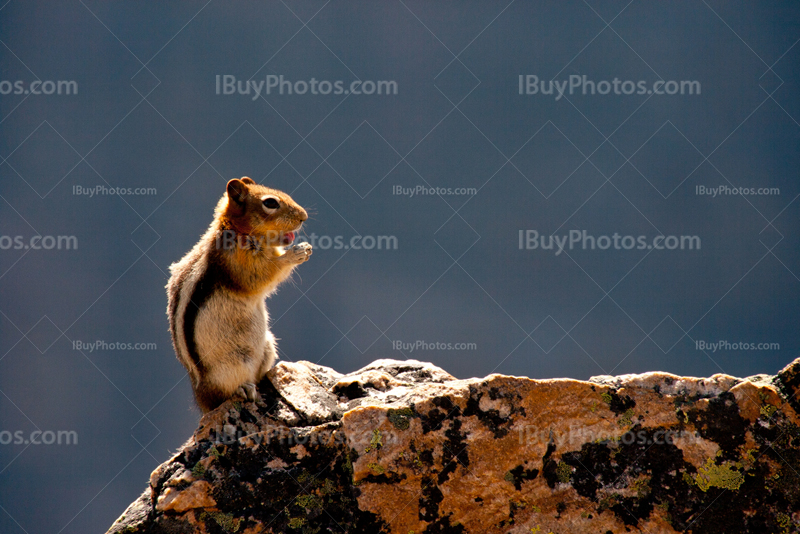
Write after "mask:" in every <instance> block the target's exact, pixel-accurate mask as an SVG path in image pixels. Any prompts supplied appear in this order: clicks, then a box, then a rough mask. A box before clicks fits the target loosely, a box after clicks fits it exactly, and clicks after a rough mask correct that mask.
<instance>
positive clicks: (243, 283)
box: [167, 177, 311, 413]
mask: <svg viewBox="0 0 800 534" xmlns="http://www.w3.org/2000/svg"><path fill="white" fill-rule="evenodd" d="M307 219H308V214H307V213H306V211H305V210H304V209H303V208H302V207H300V206H299V205H298V204H297V203H296V202H295V201H294V200H292V199H291V197H290V196H289V195H287V194H286V193H282V192H281V191H277V190H275V189H269V188H267V187H264V186H261V185H258V184H256V183H255V182H254V181H253V180H252V179H250V178H248V177H244V178H241V179H238V180H237V179H233V180H231V181H229V182H228V185H227V190H226V192H225V195H224V196H223V197H222V198H221V199H220V201H219V203H218V204H217V207H216V210H215V211H214V221H213V222H212V223H211V226H210V227H209V228H208V231H206V233H205V234H204V235H203V237H201V238H200V242H199V243H197V244H196V245H195V246H194V248H192V250H190V251H189V253H188V254H186V255H185V256H184V257H183V259H181V260H180V261H179V262H177V263H173V264H172V265H171V266H170V268H169V269H170V272H171V273H172V276H171V277H170V279H169V283H168V284H167V295H168V297H169V304H168V306H167V315H168V316H169V329H170V333H171V334H172V344H173V346H174V348H175V353H176V354H177V356H178V360H180V362H181V363H182V364H183V365H184V366H185V367H186V369H187V370H188V371H189V376H190V377H191V382H192V389H193V390H194V395H195V400H196V401H197V405H198V406H199V407H200V409H201V410H202V411H203V413H205V412H208V411H210V410H213V409H214V408H216V407H217V406H219V405H220V404H222V403H223V402H224V401H225V400H227V399H228V398H230V397H232V396H234V395H239V396H241V397H243V398H245V399H247V400H251V401H252V400H255V399H256V398H257V390H256V384H258V382H260V381H261V379H262V378H263V377H264V375H265V374H266V372H267V371H268V370H269V369H270V368H271V367H272V365H273V364H274V363H275V360H276V359H277V358H278V355H277V352H276V345H275V336H274V335H272V332H270V330H269V316H268V314H267V307H266V304H265V302H264V299H265V298H266V297H267V296H268V295H270V294H271V293H273V292H274V291H275V290H276V289H277V287H278V285H280V283H281V282H283V281H284V280H286V279H287V278H288V277H289V276H290V275H291V274H292V271H293V270H294V268H295V267H297V266H298V265H299V264H301V263H303V262H304V261H306V260H308V258H309V257H310V256H311V245H309V244H308V243H298V244H295V245H292V242H293V241H294V239H295V236H296V234H297V231H298V230H299V229H300V227H301V226H302V224H303V222H304V221H305V220H307Z"/></svg>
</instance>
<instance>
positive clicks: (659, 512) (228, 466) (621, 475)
mask: <svg viewBox="0 0 800 534" xmlns="http://www.w3.org/2000/svg"><path fill="white" fill-rule="evenodd" d="M268 378H269V380H264V382H263V383H262V384H260V386H259V388H260V393H261V400H260V401H258V402H256V403H245V402H242V401H237V400H231V401H228V402H226V403H225V404H224V405H222V406H221V407H219V408H218V409H216V410H215V411H213V412H211V413H209V414H206V415H205V416H204V417H203V418H202V420H201V421H200V425H199V428H198V429H197V431H196V432H195V433H194V435H193V436H192V438H191V439H190V440H189V441H188V442H187V443H186V444H185V445H184V446H183V447H182V448H181V449H180V450H179V451H178V452H177V453H176V454H175V455H174V456H173V457H172V458H171V459H170V460H168V461H167V462H165V463H164V464H162V465H161V466H159V467H158V468H157V469H156V470H155V471H153V474H152V475H151V476H150V486H149V487H148V488H147V490H146V491H145V492H144V493H143V494H142V495H141V497H139V499H138V500H136V501H135V502H134V503H133V504H131V506H130V507H129V508H128V509H127V510H126V511H125V513H124V514H123V515H122V517H120V519H119V520H117V522H116V523H114V525H113V526H112V527H111V529H110V530H109V532H110V533H123V532H124V533H165V534H166V533H170V534H177V533H210V534H214V533H223V532H230V533H241V534H255V533H261V532H264V533H266V532H274V533H295V532H296V533H309V534H310V533H323V532H351V533H367V534H369V533H378V532H392V533H400V534H411V533H415V534H421V533H433V532H438V533H444V532H448V533H523V532H524V533H528V534H529V533H541V534H547V533H550V532H552V533H559V534H566V533H588V532H597V533H601V534H607V533H609V532H612V533H621V532H640V531H641V532H648V533H657V532H697V533H714V532H724V533H728V534H729V533H733V532H737V533H738V532H758V533H766V532H774V533H780V532H783V533H789V532H798V531H800V426H798V425H800V418H799V417H798V414H799V413H800V359H798V360H795V361H794V362H793V363H792V364H790V365H789V366H787V367H786V368H785V369H783V370H782V371H781V372H780V373H779V374H778V375H777V376H774V377H773V376H767V375H757V376H753V377H749V378H745V379H741V378H734V377H732V376H727V375H721V374H718V375H714V376H712V377H710V378H690V377H681V376H675V375H671V374H667V373H647V374H642V375H624V376H617V377H611V376H599V377H594V378H592V379H590V380H589V381H588V382H583V381H577V380H566V379H558V380H531V379H529V378H518V377H511V376H504V375H497V374H494V375H490V376H488V377H486V378H482V379H469V380H457V379H455V378H454V377H453V376H451V375H449V374H448V373H447V372H445V371H443V370H442V369H439V368H438V367H435V366H433V365H431V364H429V363H423V362H418V361H414V360H409V361H396V360H379V361H376V362H374V363H373V364H371V365H369V366H367V367H365V368H363V369H360V370H359V371H356V372H354V373H351V374H349V375H341V374H339V373H337V372H336V371H334V370H333V369H330V368H327V367H322V366H319V365H315V364H313V363H309V362H296V363H287V362H282V363H279V364H278V365H277V366H276V367H275V368H274V369H273V370H272V371H271V372H270V374H269V376H268Z"/></svg>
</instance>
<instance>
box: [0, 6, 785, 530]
mask: <svg viewBox="0 0 800 534" xmlns="http://www.w3.org/2000/svg"><path fill="white" fill-rule="evenodd" d="M0 36H1V37H0V41H2V43H0V57H2V63H1V64H0V65H1V69H2V72H1V74H0V80H2V81H10V82H15V81H18V80H20V81H23V82H24V83H25V84H26V86H27V84H30V83H31V82H34V81H36V80H41V81H48V80H51V81H59V80H74V81H76V82H77V84H78V87H79V91H78V94H77V95H49V96H48V95H33V94H27V95H25V94H22V95H15V94H7V95H2V96H0V112H1V115H0V129H1V133H0V156H2V160H0V196H1V198H0V234H1V235H2V236H10V237H16V236H22V237H23V238H24V240H25V241H24V242H26V243H27V242H29V241H28V240H29V239H30V238H31V237H33V236H36V235H51V236H60V235H68V236H76V238H77V240H78V243H79V246H78V249H77V250H33V249H25V248H23V249H19V250H17V249H15V248H13V247H12V248H7V249H4V250H0V336H2V337H0V423H1V424H0V431H5V432H12V433H13V432H17V431H22V432H23V433H24V435H25V436H28V435H29V434H30V433H31V432H33V431H35V430H37V429H38V430H41V431H58V430H70V431H75V432H77V434H78V436H79V443H78V444H77V445H70V446H66V445H61V446H57V445H50V446H46V445H31V444H27V445H26V444H24V443H23V444H14V443H9V444H3V445H0V507H1V508H0V532H3V533H22V532H28V533H34V532H49V533H60V532H64V533H84V532H98V531H103V530H105V529H106V528H107V527H108V526H109V525H110V524H111V522H112V521H113V520H114V519H115V518H116V517H117V516H118V515H119V514H120V513H121V512H122V511H123V509H124V508H125V506H126V505H127V504H128V503H130V502H131V501H132V500H133V499H134V498H136V496H137V495H138V494H139V493H140V492H141V491H142V490H143V489H144V488H145V486H146V483H147V480H148V476H149V473H150V471H151V470H152V469H153V468H155V467H156V466H157V465H158V464H159V463H160V462H162V461H164V460H166V459H167V458H168V456H169V454H170V451H174V450H175V449H176V448H177V447H178V446H179V445H180V444H181V443H182V442H183V441H184V440H185V439H186V438H187V437H188V436H189V435H190V434H191V432H192V430H193V429H194V428H195V425H196V422H197V420H198V413H197V411H196V409H195V408H194V407H193V406H192V401H191V392H190V387H189V383H188V380H187V379H186V377H185V373H184V369H183V368H182V367H181V366H180V364H179V363H178V362H177V361H176V359H175V357H174V355H173V352H172V347H171V345H170V340H169V337H168V333H167V320H166V316H165V313H164V310H165V307H166V297H165V294H164V285H165V283H166V280H167V274H166V273H167V267H168V265H169V264H170V263H171V262H173V261H176V260H177V259H179V258H180V257H181V256H182V255H183V254H184V253H185V252H186V251H187V250H188V249H189V248H190V247H191V246H192V245H193V244H194V243H195V242H196V240H197V238H198V237H199V235H200V234H201V233H202V232H203V231H204V229H205V228H206V226H207V225H208V223H209V222H210V219H211V213H212V209H213V206H214V204H215V202H216V201H217V199H218V198H219V197H220V196H221V194H222V193H223V191H224V185H225V182H226V181H227V180H228V179H230V178H233V177H240V176H244V175H248V176H251V177H253V178H254V179H255V180H256V181H258V182H260V183H264V184H267V185H270V186H273V187H277V188H280V189H282V190H284V191H287V192H290V193H291V194H292V195H293V197H294V198H295V199H296V200H297V201H298V202H299V203H300V204H301V205H303V206H305V207H307V208H309V211H310V212H311V213H312V218H311V220H310V221H309V222H308V224H307V227H306V231H307V232H308V233H309V234H310V233H312V232H313V233H315V234H317V235H326V236H343V237H344V238H345V239H350V237H352V236H354V235H371V236H379V235H385V236H396V237H397V240H398V248H397V250H369V251H367V250H352V249H348V250H334V249H332V248H331V249H328V250H323V249H322V248H319V247H318V248H317V250H316V251H315V253H314V256H313V257H312V259H311V261H310V262H309V263H307V264H304V265H302V266H301V268H300V269H299V273H298V274H299V276H297V277H296V282H295V283H294V284H287V285H285V286H284V287H283V288H282V289H281V290H280V291H279V293H278V294H277V295H275V296H273V297H272V298H271V299H270V301H269V303H268V305H269V308H270V310H271V313H272V316H273V319H274V326H273V330H274V332H275V334H276V335H277V336H278V337H279V338H281V341H280V349H281V353H282V356H283V358H284V359H287V360H300V359H306V360H311V361H315V362H320V363H322V364H324V365H328V366H332V367H334V368H336V369H338V370H339V371H343V372H348V371H352V370H355V369H357V368H359V367H360V366H363V365H364V364H366V363H368V362H370V361H372V360H374V359H376V358H387V357H388V358H406V357H411V358H419V359H422V360H429V361H432V362H434V363H436V364H437V365H440V366H442V367H444V368H445V369H447V370H448V371H450V372H451V373H453V374H454V375H456V376H458V377H461V378H466V377H471V376H483V375H486V374H489V373H492V372H498V373H505V374H514V375H526V376H530V377H534V378H547V377H564V376H566V377H575V378H581V379H585V378H588V377H589V376H591V375H597V374H604V373H613V374H621V373H636V372H644V371H648V370H664V371H669V372H673V373H678V374H690V375H700V376H706V375H711V374H714V373H718V372H725V373H728V374H732V375H737V376H747V375H751V374H755V373H760V372H766V373H774V372H775V371H777V370H778V369H780V368H781V367H782V366H783V365H785V364H786V363H787V362H789V361H791V360H792V359H793V358H794V357H795V356H796V354H797V348H798V343H799V342H800V335H799V334H798V330H797V328H796V323H797V319H798V315H799V313H798V312H800V308H799V306H800V304H799V303H800V298H799V297H800V280H799V279H798V274H800V262H799V261H798V259H799V258H798V250H800V247H798V238H799V237H800V234H799V233H798V220H800V217H798V215H800V213H798V212H800V201H796V200H795V199H796V198H797V196H798V194H799V193H800V182H799V181H798V168H800V153H799V152H798V147H800V142H799V141H800V125H798V120H800V98H798V95H800V87H798V82H799V80H798V75H799V74H800V70H798V68H797V67H798V61H799V60H800V45H797V40H798V38H800V5H799V4H798V3H797V2H769V3H766V2H764V3H752V2H747V3H743V2H722V1H720V0H713V1H707V2H704V1H701V2H695V1H691V2H688V1H686V2H669V3H667V2H643V1H640V0H639V1H632V2H630V3H628V2H627V1H623V2H601V1H598V0H586V1H585V2H583V1H575V2H572V1H560V2H529V1H516V2H511V3H510V4H508V3H506V2H480V3H477V2H457V3H456V2H453V3H446V2H436V3H432V2H421V1H412V0H404V1H398V2H380V3H378V2H358V3H353V2H348V3H344V2H329V3H324V2H311V3H307V2H291V1H287V2H285V3H284V2H221V1H219V0H217V1H214V0H212V1H209V2H208V3H204V2H199V3H198V2H181V3H173V2H171V3H141V2H108V1H100V0H83V1H80V0H79V1H77V2H76V1H71V0H70V1H64V2H56V1H51V2H27V1H25V2H23V1H21V0H11V1H10V2H8V3H6V4H5V5H4V6H2V9H1V10H0ZM218 75H219V76H223V75H234V76H236V77H237V79H239V80H248V79H253V80H255V81H261V80H265V79H266V77H267V76H269V75H283V76H284V78H285V79H287V80H291V81H297V80H305V81H309V80H310V79H311V78H315V79H317V80H329V81H336V80H342V81H343V82H344V83H345V84H346V85H349V84H350V82H352V81H353V80H372V81H377V80H387V81H395V82H396V83H397V88H398V91H397V94H396V95H390V96H386V95H380V96H379V95H371V96H367V95H352V94H351V95H338V96H337V95H332V94H331V95H327V96H323V95H316V96H315V95H311V94H305V95H291V96H290V95H286V94H284V95H279V94H275V93H274V92H273V94H271V95H269V96H265V97H263V98H257V99H255V100H253V98H252V97H253V95H252V94H251V95H250V96H247V95H227V96H226V95H222V94H216V83H215V81H216V76H218ZM520 75H536V76H538V78H539V79H541V80H550V79H556V80H560V81H564V80H568V79H569V76H570V75H581V76H583V75H586V76H587V79H588V80H592V81H594V82H595V83H596V82H599V81H602V80H609V81H611V80H613V79H614V78H618V79H619V80H632V81H634V82H638V81H639V80H643V81H645V82H646V84H647V87H652V84H653V83H654V82H656V81H659V80H664V81H670V80H674V81H686V80H688V81H698V82H700V84H701V87H702V91H701V94H699V95H697V94H695V95H688V94H684V95H681V94H676V95H671V96H669V95H653V94H645V95H635V94H634V95H628V96H625V95H619V96H615V95H613V94H609V95H604V96H601V95H594V96H591V95H582V94H573V95H571V96H570V95H566V96H565V97H563V98H561V99H559V100H556V99H555V97H554V96H547V95H542V94H535V95H520V94H519V89H518V79H519V76H520ZM97 185H104V186H107V187H123V188H137V187H147V188H155V189H156V191H157V192H156V194H152V195H147V196H114V195H103V196H95V197H91V198H90V197H88V196H85V195H76V194H74V191H75V187H76V186H81V187H95V186H97ZM419 185H424V186H426V187H443V188H462V187H464V188H476V189H477V190H478V192H477V194H475V195H460V196H459V195H442V196H437V195H427V196H415V197H413V198H409V197H408V196H399V195H394V194H393V191H394V188H395V187H396V186H403V187H407V188H408V187H416V186H419ZM719 185H728V186H730V187H753V188H764V187H773V188H779V190H780V193H779V194H774V195H771V196H748V197H742V196H722V197H716V198H711V197H710V196H703V195H698V194H696V191H697V187H698V186H706V187H716V186H719ZM520 230H536V231H538V232H539V233H540V234H543V235H549V234H551V233H554V234H557V235H567V234H568V233H569V232H570V230H586V231H587V232H588V234H590V235H593V236H601V235H612V234H614V233H619V234H621V235H633V236H639V235H644V236H647V239H652V238H654V237H655V236H658V235H676V236H681V235H692V236H694V235H696V236H698V237H700V239H701V243H702V248H701V249H700V250H683V251H682V250H673V251H669V250H660V251H656V250H652V249H649V250H648V249H645V250H636V249H634V250H630V251H626V250H613V249H610V250H605V251H601V250H594V251H591V250H586V251H584V250H579V249H576V250H572V251H569V250H567V251H565V252H564V253H562V254H560V255H558V256H556V255H555V254H554V252H552V251H542V250H540V249H537V250H520V248H519V244H518V243H519V231H520ZM7 243H8V242H7V241H6V244H7ZM97 340H101V341H104V342H106V343H155V346H156V347H157V348H156V349H154V350H153V349H151V350H139V351H122V350H108V349H105V350H104V349H100V350H92V351H90V350H88V349H84V350H77V349H75V348H73V347H74V346H75V344H74V342H81V343H92V342H95V341H97ZM398 340H399V341H402V342H404V343H415V342H416V341H417V340H420V341H424V342H426V343H453V344H455V343H474V344H475V348H472V349H470V350H415V351H413V352H410V351H408V350H405V351H402V352H400V351H397V350H394V349H393V346H392V341H398ZM719 340H727V341H729V342H731V343H735V342H746V343H777V344H779V346H780V348H779V350H765V351H754V350H747V351H743V350H738V351H736V350H717V351H716V352H712V351H710V350H705V351H704V350H697V348H696V347H697V342H699V341H704V342H716V341H719ZM8 435H9V434H5V436H6V440H7V437H8ZM0 437H2V436H1V435H0Z"/></svg>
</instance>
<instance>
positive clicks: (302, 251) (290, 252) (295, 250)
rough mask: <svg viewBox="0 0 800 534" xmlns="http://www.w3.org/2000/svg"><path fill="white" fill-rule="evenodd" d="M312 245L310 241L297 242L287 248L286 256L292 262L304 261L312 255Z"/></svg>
mask: <svg viewBox="0 0 800 534" xmlns="http://www.w3.org/2000/svg"><path fill="white" fill-rule="evenodd" d="M311 252H312V250H311V245H310V244H308V243H297V244H296V245H292V246H291V247H290V248H288V249H286V254H284V257H285V258H286V259H287V260H288V261H290V262H291V263H303V262H304V261H308V258H310V257H311Z"/></svg>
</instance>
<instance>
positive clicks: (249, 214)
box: [217, 176, 308, 246]
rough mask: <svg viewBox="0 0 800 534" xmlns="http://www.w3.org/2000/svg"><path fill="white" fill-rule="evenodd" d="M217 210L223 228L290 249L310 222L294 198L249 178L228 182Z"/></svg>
mask: <svg viewBox="0 0 800 534" xmlns="http://www.w3.org/2000/svg"><path fill="white" fill-rule="evenodd" d="M217 210H218V217H219V218H220V220H221V221H222V224H223V226H224V227H226V228H230V229H232V230H235V231H236V232H237V233H239V234H246V235H254V236H263V237H265V238H266V240H267V242H268V243H269V244H270V245H271V246H287V245H290V244H291V243H292V241H294V239H295V237H296V236H297V231H298V230H299V229H300V227H301V226H302V225H303V221H305V220H306V219H308V214H307V213H306V210H304V209H303V208H302V207H300V206H299V205H298V204H297V203H296V202H295V201H294V200H292V197H290V196H289V195H287V194H286V193H284V192H282V191H278V190H277V189H270V188H268V187H264V186H262V185H258V184H257V183H255V182H254V181H253V180H252V179H251V178H248V177H246V176H245V177H243V178H241V179H235V178H234V179H233V180H231V181H230V182H228V186H227V190H226V193H225V196H224V197H222V199H221V200H220V202H219V205H218V206H217Z"/></svg>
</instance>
